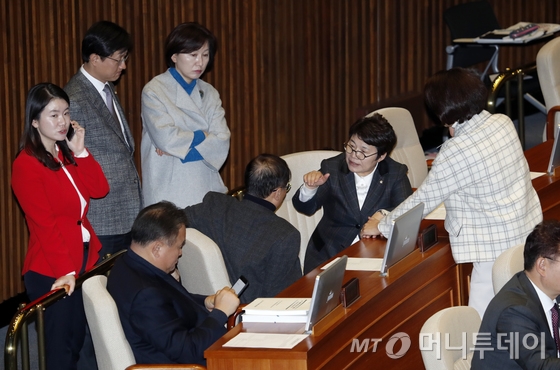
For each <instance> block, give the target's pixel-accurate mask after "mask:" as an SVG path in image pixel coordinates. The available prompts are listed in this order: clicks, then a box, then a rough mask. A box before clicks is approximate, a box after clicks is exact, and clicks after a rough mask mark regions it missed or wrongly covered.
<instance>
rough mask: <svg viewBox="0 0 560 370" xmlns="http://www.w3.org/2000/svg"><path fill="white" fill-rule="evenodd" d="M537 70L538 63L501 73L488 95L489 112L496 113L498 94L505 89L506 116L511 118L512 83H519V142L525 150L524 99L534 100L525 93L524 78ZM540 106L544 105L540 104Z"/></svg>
mask: <svg viewBox="0 0 560 370" xmlns="http://www.w3.org/2000/svg"><path fill="white" fill-rule="evenodd" d="M536 69H537V64H536V62H533V63H531V64H528V65H526V66H523V67H520V68H517V69H508V70H506V71H505V72H502V73H500V74H499V75H498V76H497V77H496V79H494V81H493V82H492V86H491V89H490V94H489V95H488V111H489V112H490V113H495V111H496V100H497V99H498V94H499V93H500V91H501V89H502V88H503V87H505V104H506V115H507V116H508V117H511V91H510V83H511V81H513V80H516V81H517V109H518V122H519V141H520V142H521V146H522V147H523V148H525V112H524V109H523V99H533V100H535V99H534V98H533V97H532V96H530V95H529V94H524V93H523V78H524V77H525V76H526V75H528V74H530V73H534V72H535V71H536ZM535 101H536V100H535ZM539 104H540V105H542V103H540V102H539Z"/></svg>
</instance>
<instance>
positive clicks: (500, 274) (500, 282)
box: [492, 244, 525, 294]
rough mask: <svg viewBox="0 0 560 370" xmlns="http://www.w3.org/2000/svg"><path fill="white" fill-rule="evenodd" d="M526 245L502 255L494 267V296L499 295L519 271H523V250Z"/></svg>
mask: <svg viewBox="0 0 560 370" xmlns="http://www.w3.org/2000/svg"><path fill="white" fill-rule="evenodd" d="M524 247H525V244H519V245H516V246H515V247H512V248H510V249H508V250H506V251H504V252H502V254H500V255H499V256H498V258H496V261H494V265H493V266H492V285H493V288H494V294H498V292H499V291H500V289H502V287H503V286H504V285H506V283H507V282H508V281H509V280H510V279H511V278H512V277H513V275H515V274H517V273H518V272H519V271H522V270H523V267H524V266H523V264H524V259H523V249H524Z"/></svg>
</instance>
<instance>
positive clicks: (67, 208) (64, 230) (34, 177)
mask: <svg viewBox="0 0 560 370" xmlns="http://www.w3.org/2000/svg"><path fill="white" fill-rule="evenodd" d="M69 104H70V102H69V98H68V95H67V94H66V93H65V92H64V90H62V89H61V88H60V87H58V86H56V85H54V84H51V83H41V84H38V85H36V86H34V87H32V88H31V89H30V90H29V93H28V95H27V103H26V108H25V110H26V112H25V123H24V129H23V135H22V137H21V141H20V149H19V153H18V154H17V156H16V159H15V161H14V163H13V168H12V188H13V190H14V194H15V195H16V197H17V200H18V202H19V204H20V206H21V208H22V210H23V212H24V213H25V219H26V221H27V226H28V228H29V233H30V236H29V245H28V250H27V254H26V256H25V261H24V266H23V271H22V274H23V279H24V283H25V288H26V290H27V295H28V296H29V299H30V300H32V301H33V300H35V299H37V298H39V297H41V296H42V295H44V294H45V293H47V292H48V291H50V290H52V289H57V288H61V287H63V286H64V285H67V286H68V287H69V288H68V289H67V291H68V295H69V297H67V298H65V299H63V300H60V301H58V302H56V303H55V304H53V305H52V306H51V307H49V308H48V309H47V310H46V311H45V332H46V336H47V340H46V360H47V368H49V369H74V368H76V363H77V360H78V355H79V351H80V349H81V347H82V344H83V341H84V336H85V327H86V320H85V313H84V308H83V303H82V295H81V291H79V290H78V291H74V287H75V282H76V278H77V277H78V276H80V275H81V274H83V273H84V272H85V271H87V270H89V269H91V268H92V267H93V265H94V264H95V263H96V261H97V259H98V251H99V250H100V248H101V243H100V242H99V240H98V239H97V237H96V235H95V233H94V231H93V228H92V227H91V225H90V223H89V221H88V219H87V217H86V214H87V209H88V204H89V199H90V197H93V198H101V197H103V196H105V195H107V193H108V192H109V184H108V183H107V179H106V178H105V175H104V174H103V171H102V170H101V167H100V166H99V164H98V163H97V162H96V161H95V159H94V158H93V156H92V155H91V154H90V153H89V152H88V151H87V149H86V148H85V146H84V135H85V130H84V129H83V128H82V127H80V125H79V124H78V123H77V122H76V121H70V113H69V109H68V108H69Z"/></svg>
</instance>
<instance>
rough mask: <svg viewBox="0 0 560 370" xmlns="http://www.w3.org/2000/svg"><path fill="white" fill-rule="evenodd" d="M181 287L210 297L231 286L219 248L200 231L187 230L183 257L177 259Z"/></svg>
mask: <svg viewBox="0 0 560 370" xmlns="http://www.w3.org/2000/svg"><path fill="white" fill-rule="evenodd" d="M177 266H178V268H179V273H180V274H181V282H182V284H183V286H184V287H185V288H186V289H187V290H188V291H189V292H190V293H196V294H204V295H211V294H214V293H216V291H218V290H219V289H222V288H223V287H224V286H231V283H230V281H229V276H228V273H227V269H226V265H225V263H224V257H223V255H222V252H221V251H220V247H218V245H217V244H216V243H215V242H214V241H213V240H212V239H210V238H209V237H207V236H206V235H204V234H203V233H201V232H200V231H198V230H196V229H193V228H187V236H186V242H185V246H184V247H183V255H182V257H181V258H179V263H178V265H177Z"/></svg>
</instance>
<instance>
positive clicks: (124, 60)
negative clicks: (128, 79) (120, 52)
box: [105, 54, 128, 65]
mask: <svg viewBox="0 0 560 370" xmlns="http://www.w3.org/2000/svg"><path fill="white" fill-rule="evenodd" d="M105 58H107V59H111V60H114V61H115V62H117V63H119V65H121V64H124V62H126V60H127V59H128V54H127V55H125V56H124V57H122V58H121V59H115V58H111V57H105Z"/></svg>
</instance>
